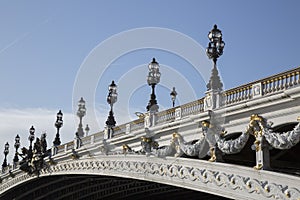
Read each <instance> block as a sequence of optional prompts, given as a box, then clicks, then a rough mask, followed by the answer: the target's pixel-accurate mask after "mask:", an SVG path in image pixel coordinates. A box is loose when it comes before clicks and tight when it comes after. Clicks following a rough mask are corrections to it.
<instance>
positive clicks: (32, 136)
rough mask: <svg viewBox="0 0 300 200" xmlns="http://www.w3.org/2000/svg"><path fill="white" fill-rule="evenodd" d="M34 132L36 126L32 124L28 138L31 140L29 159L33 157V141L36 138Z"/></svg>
mask: <svg viewBox="0 0 300 200" xmlns="http://www.w3.org/2000/svg"><path fill="white" fill-rule="evenodd" d="M34 132H35V128H34V127H33V126H31V128H30V129H29V137H28V140H29V142H30V145H29V152H28V158H29V160H31V159H32V142H33V140H34Z"/></svg>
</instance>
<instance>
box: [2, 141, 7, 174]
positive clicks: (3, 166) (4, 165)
mask: <svg viewBox="0 0 300 200" xmlns="http://www.w3.org/2000/svg"><path fill="white" fill-rule="evenodd" d="M8 153H9V144H8V142H6V144H5V146H4V161H3V164H2V172H4V171H5V168H6V167H7V159H6V157H7V154H8Z"/></svg>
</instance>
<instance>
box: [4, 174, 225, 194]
mask: <svg viewBox="0 0 300 200" xmlns="http://www.w3.org/2000/svg"><path fill="white" fill-rule="evenodd" d="M0 198H1V199H2V200H6V199H7V200H10V199H15V200H18V199H20V200H21V199H57V200H59V199H72V200H76V199H89V200H91V199H170V198H174V199H208V200H226V199H227V198H225V197H219V196H216V195H213V194H208V193H204V192H198V191H194V190H189V189H186V188H180V187H175V186H171V185H165V184H160V183H156V182H149V181H143V180H136V179H130V178H121V177H113V176H100V175H76V174H72V175H54V176H44V177H40V178H36V179H32V180H30V181H28V182H25V183H23V184H21V185H18V186H16V187H15V188H12V189H10V190H8V191H6V192H5V193H4V194H2V195H0Z"/></svg>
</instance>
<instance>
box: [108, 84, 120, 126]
mask: <svg viewBox="0 0 300 200" xmlns="http://www.w3.org/2000/svg"><path fill="white" fill-rule="evenodd" d="M117 97H118V93H117V85H116V84H115V82H114V81H112V82H111V84H110V85H109V86H108V96H107V103H108V104H109V105H110V111H109V115H108V118H107V120H106V125H107V127H108V128H112V127H114V126H115V125H116V121H115V118H114V113H113V105H114V103H116V102H117Z"/></svg>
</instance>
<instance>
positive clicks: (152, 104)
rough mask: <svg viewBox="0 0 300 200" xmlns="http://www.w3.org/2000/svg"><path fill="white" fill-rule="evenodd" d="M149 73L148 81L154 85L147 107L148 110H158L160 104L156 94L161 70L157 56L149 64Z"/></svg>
mask: <svg viewBox="0 0 300 200" xmlns="http://www.w3.org/2000/svg"><path fill="white" fill-rule="evenodd" d="M148 68H149V73H148V76H147V83H148V85H150V86H151V87H152V94H151V96H150V101H149V103H148V105H147V107H146V109H147V111H152V112H157V111H158V108H159V107H158V105H157V101H156V96H155V85H156V84H158V83H159V81H160V75H161V74H160V72H159V64H158V63H157V62H156V60H155V58H153V60H152V62H151V63H150V64H149V65H148Z"/></svg>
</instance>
